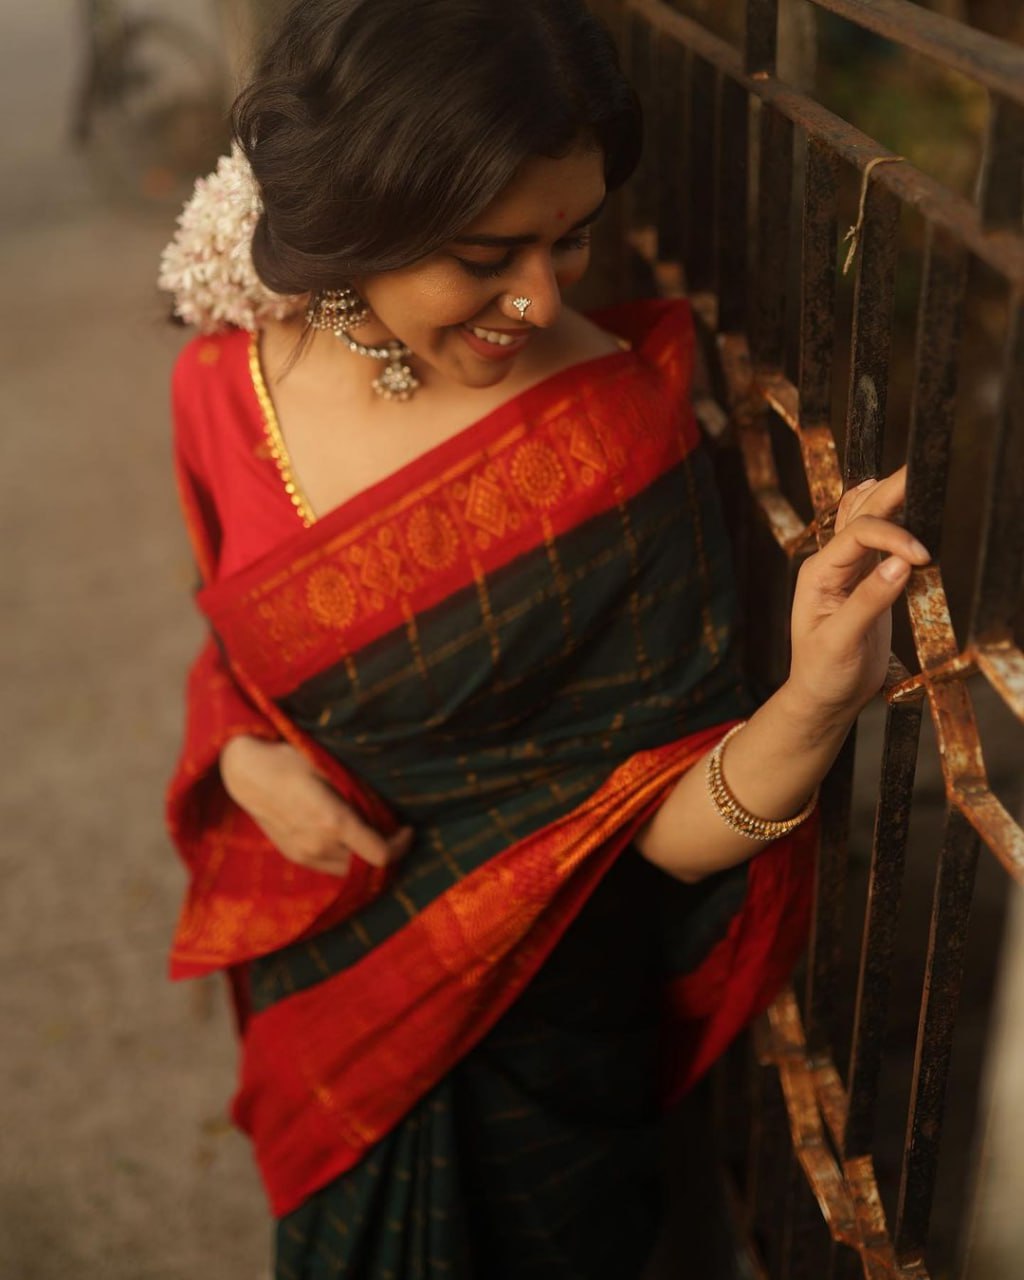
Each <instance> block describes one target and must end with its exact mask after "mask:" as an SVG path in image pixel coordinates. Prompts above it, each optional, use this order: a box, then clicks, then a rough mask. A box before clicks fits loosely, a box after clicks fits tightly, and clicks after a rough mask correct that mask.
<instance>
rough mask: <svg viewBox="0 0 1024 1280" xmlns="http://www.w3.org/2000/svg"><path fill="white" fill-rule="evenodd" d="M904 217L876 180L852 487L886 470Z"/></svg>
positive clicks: (862, 258) (865, 236)
mask: <svg viewBox="0 0 1024 1280" xmlns="http://www.w3.org/2000/svg"><path fill="white" fill-rule="evenodd" d="M876 172H877V171H876ZM899 220H900V205H899V201H898V200H897V199H896V197H895V196H894V195H893V194H892V192H891V191H887V190H886V189H885V188H884V187H882V186H879V184H878V183H877V182H874V181H871V182H870V185H869V186H868V190H867V198H866V200H865V204H864V226H863V229H862V231H861V237H860V251H859V256H858V259H857V278H856V284H855V288H854V300H853V336H852V339H851V343H850V350H851V356H850V389H849V393H848V396H847V408H846V450H845V459H844V467H843V479H844V482H845V484H846V486H848V487H852V486H853V485H856V484H859V483H860V481H861V480H866V479H867V478H868V477H869V476H877V475H878V474H879V472H880V471H881V469H882V437H883V432H884V430H885V409H886V401H887V397H888V389H889V356H890V352H891V348H892V319H893V302H894V297H895V283H896V256H897V232H898V229H899Z"/></svg>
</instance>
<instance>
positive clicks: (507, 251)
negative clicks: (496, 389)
mask: <svg viewBox="0 0 1024 1280" xmlns="http://www.w3.org/2000/svg"><path fill="white" fill-rule="evenodd" d="M604 198H605V181H604V158H603V156H602V154H601V153H600V152H599V151H595V150H590V149H583V148H581V149H579V150H575V151H573V152H571V153H570V154H569V155H568V156H566V157H564V158H563V159H561V160H549V159H544V158H538V159H533V160H530V161H528V162H527V163H526V164H525V165H524V166H523V168H522V169H521V170H520V172H519V174H518V175H517V176H516V178H515V179H514V181H513V182H511V183H510V184H509V186H508V187H506V189H505V190H504V191H503V192H502V194H501V195H500V196H499V197H498V199H497V200H495V201H494V202H493V203H492V204H491V205H490V207H489V208H488V209H487V210H486V212H485V213H484V214H483V215H482V216H481V217H480V218H478V219H477V220H476V221H475V222H474V223H473V224H472V225H471V226H468V227H466V229H465V231H463V232H462V233H461V234H460V235H459V236H458V237H457V238H456V239H455V240H452V241H451V242H450V243H449V244H447V245H445V246H444V247H443V248H442V249H440V250H439V251H438V252H437V253H434V254H431V255H430V256H429V257H427V258H423V259H421V260H420V261H419V262H416V263H414V264H413V265H412V266H409V267H403V268H402V269H400V270H398V271H387V272H381V273H379V274H377V275H372V276H367V277H365V278H363V279H361V280H357V281H355V282H354V283H355V285H356V288H357V290H358V292H359V293H360V295H361V296H362V297H363V298H364V299H365V300H366V302H367V303H368V304H369V306H370V308H371V309H372V311H373V319H371V320H370V321H368V322H367V324H366V325H364V326H361V327H360V329H359V330H358V332H357V335H356V336H358V338H359V339H360V340H361V341H364V342H380V341H383V340H385V339H386V338H397V339H399V340H400V341H401V342H404V343H405V344H406V346H407V347H409V349H410V350H411V351H412V353H413V356H414V357H415V358H416V360H417V362H418V363H417V367H416V372H417V375H418V376H420V377H422V378H423V380H424V381H429V380H430V377H431V374H437V375H440V377H442V378H445V379H449V380H450V381H452V382H455V383H457V384H458V385H461V386H465V387H491V386H494V385H495V384H496V383H499V382H501V381H502V380H503V379H504V378H505V377H506V376H507V375H508V373H509V372H510V370H511V369H512V368H513V366H514V365H515V364H516V363H517V361H518V360H519V358H520V356H521V355H522V353H523V352H524V351H527V350H528V349H529V348H530V346H531V344H533V343H535V342H536V341H537V339H538V338H539V337H540V336H541V334H542V331H545V330H550V329H551V328H552V327H553V326H555V325H556V323H557V321H558V318H559V315H560V313H561V307H562V291H563V290H564V289H567V288H568V287H569V286H570V285H573V284H575V283H576V281H577V280H579V279H580V277H581V276H582V275H583V273H584V272H585V271H586V269H587V265H588V262H589V260H590V227H591V224H592V223H593V222H594V220H595V219H596V217H597V216H598V214H599V213H600V211H601V207H602V205H603V203H604ZM514 298H529V299H530V306H529V308H528V309H527V310H526V312H525V315H524V316H523V317H522V318H520V315H519V312H518V310H517V309H516V308H515V307H513V305H512V300H513V299H514Z"/></svg>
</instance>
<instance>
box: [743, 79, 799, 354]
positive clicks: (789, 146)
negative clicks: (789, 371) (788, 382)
mask: <svg viewBox="0 0 1024 1280" xmlns="http://www.w3.org/2000/svg"><path fill="white" fill-rule="evenodd" d="M759 124H760V153H759V156H758V181H757V277H756V281H755V285H754V292H753V298H752V312H753V314H752V323H751V346H752V351H753V357H754V364H755V366H756V368H757V369H758V370H763V369H764V368H765V367H768V368H770V369H772V370H774V371H781V369H782V365H783V360H784V359H785V353H786V280H787V277H788V273H789V231H790V208H791V204H792V197H793V124H792V121H790V120H787V118H786V117H785V116H784V115H782V114H781V113H780V112H778V111H776V109H775V108H774V107H772V106H768V105H767V104H765V105H763V106H762V108H761V118H760V122H759Z"/></svg>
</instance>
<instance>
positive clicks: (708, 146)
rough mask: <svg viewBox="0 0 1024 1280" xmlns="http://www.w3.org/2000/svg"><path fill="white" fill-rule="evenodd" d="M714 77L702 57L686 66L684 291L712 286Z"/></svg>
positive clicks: (715, 85)
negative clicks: (688, 195)
mask: <svg viewBox="0 0 1024 1280" xmlns="http://www.w3.org/2000/svg"><path fill="white" fill-rule="evenodd" d="M717 88H718V86H717V76H716V74H715V69H714V68H713V67H712V65H711V64H710V63H709V62H706V61H705V60H704V59H703V58H700V57H694V58H693V60H692V62H691V65H690V138H689V145H688V148H687V150H688V153H689V156H690V174H689V181H690V190H691V191H692V192H693V205H692V208H691V213H690V225H689V228H688V235H687V243H686V279H687V286H688V288H689V289H690V290H691V291H693V290H697V289H713V288H714V286H715V226H716V216H717V208H716V202H715V194H716V193H715V117H716V115H717V109H716V108H717V99H718V92H717Z"/></svg>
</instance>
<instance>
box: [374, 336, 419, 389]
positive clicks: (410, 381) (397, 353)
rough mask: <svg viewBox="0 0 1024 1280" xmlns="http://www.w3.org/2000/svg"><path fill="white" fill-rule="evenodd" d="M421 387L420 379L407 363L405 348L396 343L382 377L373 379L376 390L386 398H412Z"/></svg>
mask: <svg viewBox="0 0 1024 1280" xmlns="http://www.w3.org/2000/svg"><path fill="white" fill-rule="evenodd" d="M419 387H420V381H419V379H418V378H417V377H416V375H415V374H414V373H413V371H412V370H411V369H410V368H409V366H408V365H407V364H406V363H405V357H404V348H403V347H402V346H401V345H400V344H398V343H396V344H395V346H394V347H393V348H392V351H391V358H390V360H389V361H388V363H387V365H386V366H385V367H384V370H383V372H382V373H381V375H380V377H379V378H375V379H374V381H373V389H374V391H376V393H377V395H379V396H380V397H381V398H382V399H384V400H411V399H412V397H413V395H414V394H415V393H416V392H417V391H418V390H419Z"/></svg>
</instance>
